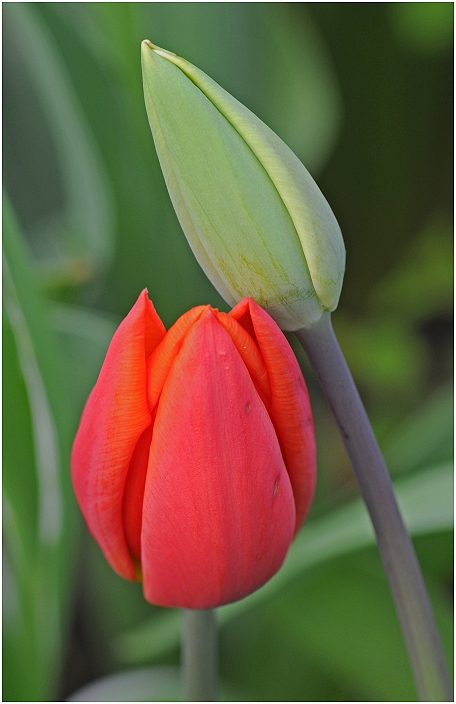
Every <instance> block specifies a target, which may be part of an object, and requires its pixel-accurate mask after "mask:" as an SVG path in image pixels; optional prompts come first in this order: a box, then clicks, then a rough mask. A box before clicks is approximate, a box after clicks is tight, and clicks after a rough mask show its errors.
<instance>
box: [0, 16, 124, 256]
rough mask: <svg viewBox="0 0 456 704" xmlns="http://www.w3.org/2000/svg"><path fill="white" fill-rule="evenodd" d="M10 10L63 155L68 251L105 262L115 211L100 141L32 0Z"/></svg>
mask: <svg viewBox="0 0 456 704" xmlns="http://www.w3.org/2000/svg"><path fill="white" fill-rule="evenodd" d="M6 10H7V12H8V15H7V17H11V19H12V20H13V22H14V25H13V26H14V27H15V28H17V33H18V41H19V42H20V44H19V46H20V48H21V49H22V59H23V60H24V62H25V65H26V66H27V70H28V72H29V73H30V76H31V78H32V80H33V83H34V86H35V90H36V95H37V97H38V99H39V101H40V104H41V108H42V110H43V114H44V115H45V117H46V118H47V121H48V124H49V128H50V131H51V135H52V138H53V142H54V146H55V148H56V151H57V155H58V157H59V164H60V168H61V173H62V177H63V182H64V188H65V199H66V216H67V218H68V229H69V235H70V242H71V241H72V244H71V248H69V249H68V251H67V255H68V256H71V255H73V256H74V254H76V255H79V256H83V257H86V258H87V260H88V262H87V264H88V266H89V267H95V268H96V269H97V268H99V267H105V266H106V265H107V264H108V263H109V261H110V259H111V256H112V252H113V219H114V214H113V198H112V195H111V187H110V184H109V180H108V176H107V173H106V171H105V167H104V164H103V161H102V158H101V154H100V151H99V148H98V145H97V144H96V142H95V139H94V137H93V134H92V132H91V128H90V126H89V124H88V122H87V120H86V118H85V115H84V113H83V111H82V108H81V105H80V103H79V100H78V97H77V95H76V93H75V91H74V88H73V86H72V82H71V79H70V77H69V76H68V74H67V70H66V67H65V64H64V62H63V59H62V57H61V55H60V54H59V50H58V48H57V47H56V45H55V43H54V40H53V38H52V35H51V34H50V32H49V30H48V29H47V27H46V25H45V24H44V22H43V21H42V20H41V19H40V17H39V16H38V13H37V11H36V10H35V8H34V7H33V4H29V3H23V4H20V3H13V4H11V5H10V6H9V7H8V8H6ZM61 234H62V233H61Z"/></svg>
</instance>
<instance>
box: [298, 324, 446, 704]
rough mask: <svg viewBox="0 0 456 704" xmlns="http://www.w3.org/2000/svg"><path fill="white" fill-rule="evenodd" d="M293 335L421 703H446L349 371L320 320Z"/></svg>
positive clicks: (420, 592) (417, 580) (415, 567)
mask: <svg viewBox="0 0 456 704" xmlns="http://www.w3.org/2000/svg"><path fill="white" fill-rule="evenodd" d="M296 335H297V337H298V339H299V341H300V342H301V344H302V346H303V347H304V350H305V351H306V353H307V356H308V357H309V360H310V362H311V363H312V365H313V367H314V369H315V372H316V374H317V376H318V379H319V381H320V384H321V387H322V389H323V392H324V394H325V396H326V399H327V401H328V403H329V405H330V407H331V409H332V412H333V414H334V416H335V419H336V422H337V425H338V426H339V431H340V434H341V436H342V440H343V442H344V444H345V448H346V450H347V453H348V456H349V458H350V461H351V463H352V466H353V470H354V472H355V475H356V479H357V482H358V485H359V488H360V491H361V495H362V497H363V499H364V502H365V504H366V506H367V508H368V511H369V513H370V516H371V520H372V523H373V526H374V529H375V533H376V536H377V543H378V548H379V552H380V555H381V558H382V560H383V564H384V567H385V571H386V574H387V577H388V580H389V583H390V588H391V592H392V595H393V599H394V602H395V605H396V609H397V613H398V616H399V620H400V623H401V627H402V631H403V634H404V637H405V642H406V645H407V649H408V653H409V658H410V662H411V665H412V669H413V673H414V676H415V681H416V685H417V689H418V693H419V696H420V699H421V701H452V699H453V698H452V688H451V682H450V677H449V674H448V669H447V666H446V661H445V656H444V652H443V647H442V643H441V641H440V636H439V633H438V630H437V625H436V623H435V619H434V614H433V611H432V606H431V603H430V600H429V596H428V593H427V590H426V586H425V583H424V580H423V575H422V573H421V569H420V566H419V564H418V560H417V557H416V553H415V549H414V547H413V544H412V541H411V539H410V536H409V535H408V533H407V529H406V528H405V525H404V522H403V520H402V516H401V514H400V511H399V507H398V505H397V501H396V497H395V495H394V490H393V486H392V484H391V479H390V476H389V474H388V470H387V468H386V464H385V461H384V459H383V456H382V453H381V451H380V448H379V446H378V444H377V441H376V439H375V436H374V433H373V430H372V428H371V425H370V422H369V419H368V417H367V414H366V411H365V409H364V406H363V404H362V401H361V399H360V396H359V394H358V391H357V389H356V386H355V383H354V381H353V378H352V376H351V373H350V370H349V368H348V366H347V363H346V361H345V359H344V356H343V354H342V351H341V349H340V347H339V343H338V341H337V338H336V336H335V334H334V331H333V328H332V324H331V316H330V314H329V313H327V314H325V315H324V316H323V318H322V319H321V320H320V322H319V323H317V325H315V326H314V327H312V328H303V329H302V330H298V331H297V332H296Z"/></svg>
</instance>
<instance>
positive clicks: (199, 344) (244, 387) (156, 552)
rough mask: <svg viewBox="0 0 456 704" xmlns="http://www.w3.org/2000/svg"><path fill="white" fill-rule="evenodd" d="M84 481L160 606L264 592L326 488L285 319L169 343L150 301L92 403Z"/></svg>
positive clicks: (128, 572)
mask: <svg viewBox="0 0 456 704" xmlns="http://www.w3.org/2000/svg"><path fill="white" fill-rule="evenodd" d="M72 476H73V483H74V487H75V492H76V496H77V499H78V502H79V505H80V507H81V510H82V512H83V514H84V517H85V519H86V521H87V524H88V526H89V529H90V531H91V533H92V534H93V536H94V537H95V539H96V540H97V542H98V543H99V545H100V546H101V548H102V550H103V552H104V554H105V556H106V558H107V560H108V562H109V563H110V565H111V566H112V567H113V568H114V570H115V571H116V572H118V573H119V574H120V575H122V576H123V577H126V578H128V579H141V578H142V579H143V586H144V595H145V597H146V599H148V600H149V601H150V602H152V603H154V604H158V605H161V606H181V607H184V608H193V609H203V608H210V607H214V606H219V605H221V604H226V603H228V602H231V601H235V600H237V599H240V598H242V597H244V596H246V595H247V594H249V593H250V592H252V591H254V590H255V589H258V587H260V586H261V585H262V584H264V582H266V581H267V580H268V579H269V578H270V577H272V575H273V574H274V573H275V572H276V571H277V570H278V569H279V567H280V565H281V564H282V562H283V560H284V558H285V555H286V553H287V550H288V548H289V546H290V543H291V540H292V538H293V536H294V534H295V532H296V531H297V530H298V528H299V527H300V526H301V524H302V522H303V520H304V517H305V515H306V513H307V511H308V509H309V505H310V502H311V500H312V495H313V491H314V484H315V440H314V431H313V421H312V414H311V409H310V405H309V399H308V395H307V390H306V386H305V383H304V379H303V377H302V374H301V371H300V369H299V366H298V364H297V362H296V359H295V357H294V354H293V352H292V350H291V349H290V347H289V345H288V342H287V341H286V339H285V337H284V336H283V334H282V332H281V331H280V330H279V328H278V327H277V325H276V324H275V323H274V321H273V320H272V318H270V317H269V315H268V314H267V313H266V312H265V311H264V310H263V309H262V308H260V307H259V306H258V305H257V304H256V303H255V301H253V300H252V299H251V298H244V299H243V300H242V301H240V303H238V305H237V306H236V307H235V308H233V310H232V311H231V312H230V313H228V314H227V313H221V312H219V311H218V310H216V309H214V308H211V307H210V306H198V307H196V308H192V310H190V311H189V312H188V313H185V314H184V315H183V316H182V317H181V318H179V320H178V321H177V322H176V323H175V325H173V326H172V327H171V329H170V330H169V331H168V332H167V333H166V331H165V328H164V326H163V323H162V322H161V320H160V318H159V317H158V315H157V313H156V312H155V309H154V307H153V305H152V303H151V301H150V300H149V298H148V296H147V291H143V292H142V293H141V295H140V296H139V298H138V300H137V302H136V303H135V305H134V306H133V308H132V310H131V311H130V313H129V314H128V315H127V317H126V318H125V320H124V321H123V322H122V323H121V325H120V327H119V328H118V330H117V332H116V333H115V335H114V337H113V339H112V342H111V344H110V346H109V349H108V352H107V354H106V359H105V361H104V364H103V367H102V369H101V372H100V375H99V377H98V381H97V383H96V384H95V387H94V389H93V391H92V393H91V395H90V397H89V399H88V401H87V404H86V407H85V409H84V412H83V415H82V419H81V423H80V426H79V430H78V432H77V435H76V439H75V442H74V447H73V453H72Z"/></svg>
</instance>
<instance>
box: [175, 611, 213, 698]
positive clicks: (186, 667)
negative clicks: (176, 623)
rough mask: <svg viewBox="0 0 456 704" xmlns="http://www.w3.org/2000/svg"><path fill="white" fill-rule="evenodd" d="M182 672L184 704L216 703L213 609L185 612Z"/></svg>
mask: <svg viewBox="0 0 456 704" xmlns="http://www.w3.org/2000/svg"><path fill="white" fill-rule="evenodd" d="M182 670H183V681H184V701H188V702H215V701H217V621H216V618H215V611H214V609H185V611H184V631H183V639H182Z"/></svg>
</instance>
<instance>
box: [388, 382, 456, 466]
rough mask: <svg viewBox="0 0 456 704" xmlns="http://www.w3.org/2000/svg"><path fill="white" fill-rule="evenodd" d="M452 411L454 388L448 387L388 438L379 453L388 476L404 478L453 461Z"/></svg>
mask: <svg viewBox="0 0 456 704" xmlns="http://www.w3.org/2000/svg"><path fill="white" fill-rule="evenodd" d="M453 407H454V399H453V384H447V385H445V386H443V387H441V388H440V389H437V390H436V391H434V393H433V394H432V395H431V397H430V398H428V399H427V400H426V401H425V403H423V404H422V405H421V406H420V407H419V408H417V409H416V411H415V412H414V413H412V414H411V415H409V416H408V417H407V418H406V419H405V421H403V422H402V423H401V424H400V425H399V426H398V427H397V428H396V429H395V431H394V432H392V433H391V434H390V435H388V437H387V438H386V440H385V442H384V443H383V447H382V449H383V453H384V455H385V460H386V464H387V465H388V468H389V469H390V471H391V472H393V473H394V474H398V473H401V474H405V473H406V472H411V471H412V470H415V469H421V468H422V467H426V466H429V465H430V464H431V463H432V464H438V463H440V462H447V461H450V460H451V459H452V457H453V449H454V445H453V438H454V414H453Z"/></svg>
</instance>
